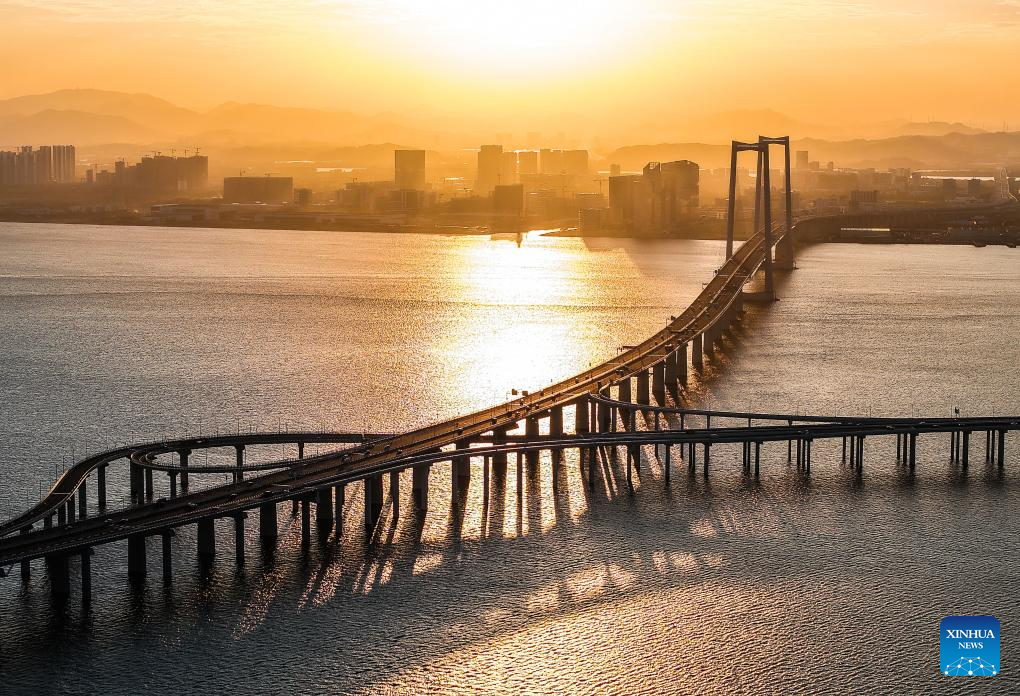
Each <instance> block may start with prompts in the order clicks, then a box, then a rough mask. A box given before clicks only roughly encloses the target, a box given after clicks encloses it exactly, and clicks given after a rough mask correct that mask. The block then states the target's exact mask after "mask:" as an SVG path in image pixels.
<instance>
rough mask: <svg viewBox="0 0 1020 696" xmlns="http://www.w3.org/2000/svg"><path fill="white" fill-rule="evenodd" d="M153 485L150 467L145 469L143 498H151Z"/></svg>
mask: <svg viewBox="0 0 1020 696" xmlns="http://www.w3.org/2000/svg"><path fill="white" fill-rule="evenodd" d="M152 495H153V485H152V469H149V468H146V469H145V499H146V500H152Z"/></svg>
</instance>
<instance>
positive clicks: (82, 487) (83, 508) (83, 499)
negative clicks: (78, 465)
mask: <svg viewBox="0 0 1020 696" xmlns="http://www.w3.org/2000/svg"><path fill="white" fill-rule="evenodd" d="M87 485H88V477H87V476H86V477H85V478H83V479H82V480H81V483H79V484H78V517H80V518H81V519H85V518H86V517H88V514H89V502H88V492H87Z"/></svg>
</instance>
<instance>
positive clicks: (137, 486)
mask: <svg viewBox="0 0 1020 696" xmlns="http://www.w3.org/2000/svg"><path fill="white" fill-rule="evenodd" d="M128 483H129V485H130V490H131V504H132V505H141V504H142V502H143V500H144V494H143V491H144V489H145V485H144V484H143V483H142V467H140V466H138V465H137V464H135V463H134V461H132V462H131V464H130V465H129V468H128ZM61 524H63V523H61Z"/></svg>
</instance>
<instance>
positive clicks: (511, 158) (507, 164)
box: [499, 150, 517, 185]
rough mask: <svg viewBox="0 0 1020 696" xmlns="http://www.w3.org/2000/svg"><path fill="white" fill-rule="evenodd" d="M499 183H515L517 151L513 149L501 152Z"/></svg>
mask: <svg viewBox="0 0 1020 696" xmlns="http://www.w3.org/2000/svg"><path fill="white" fill-rule="evenodd" d="M499 183H500V184H503V185H510V184H515V183H517V153H516V152H515V151H514V150H510V151H509V152H504V153H503V159H502V161H501V162H500V167H499Z"/></svg>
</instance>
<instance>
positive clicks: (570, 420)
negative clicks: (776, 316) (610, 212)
mask: <svg viewBox="0 0 1020 696" xmlns="http://www.w3.org/2000/svg"><path fill="white" fill-rule="evenodd" d="M772 145H785V147H786V148H787V157H786V165H787V177H786V185H787V206H786V215H785V218H786V219H785V220H783V221H782V222H774V221H773V220H772V215H771V203H770V199H771V197H772V196H771V185H770V184H769V182H768V181H767V178H768V174H767V172H768V170H769V168H768V149H769V147H770V146H772ZM738 147H739V149H738ZM743 150H752V151H755V152H757V153H758V157H759V163H760V164H759V166H760V167H761V168H762V171H763V174H762V177H763V178H762V186H761V189H760V190H759V192H758V196H757V199H758V200H757V201H756V206H755V219H756V227H755V233H754V234H753V235H752V236H751V237H750V238H749V239H748V240H747V241H745V242H744V244H742V245H741V246H740V247H739V248H738V249H736V250H734V249H733V241H732V225H731V226H730V232H731V235H730V238H729V239H728V243H727V253H726V260H725V262H724V263H723V265H722V266H721V267H720V268H719V269H717V271H716V272H715V274H714V276H713V277H712V279H711V280H710V281H709V282H708V283H707V284H706V285H705V287H704V289H703V290H702V292H701V293H700V294H699V295H698V297H697V298H696V299H695V300H694V302H693V303H692V304H691V305H690V306H689V307H687V308H686V309H685V310H684V311H683V312H682V313H681V314H680V315H679V316H675V317H671V319H670V321H669V323H668V324H667V325H666V326H665V327H664V328H663V329H662V330H660V331H658V332H656V333H655V334H654V335H652V336H650V337H648V338H647V339H645V340H644V341H642V342H641V343H640V344H638V345H635V346H632V347H628V348H627V349H626V350H624V351H623V352H621V353H620V354H619V355H617V356H615V357H614V358H612V359H610V360H607V361H606V362H604V363H602V364H600V365H597V366H595V367H592V368H590V369H589V370H586V371H584V372H582V373H580V374H578V375H575V376H572V377H570V378H567V379H564V380H562V381H560V382H558V383H556V384H553V385H551V386H548V387H546V388H544V389H542V390H540V391H538V392H534V393H530V394H529V393H526V394H524V395H522V396H521V397H519V398H515V399H513V400H511V401H507V402H505V403H502V404H498V405H496V406H493V407H490V408H487V409H483V410H480V411H477V412H475V413H470V414H467V415H463V416H459V417H456V418H453V419H450V420H447V421H444V422H441V423H435V424H432V425H429V426H426V427H424V428H420V429H417V430H413V431H410V432H405V433H400V434H382V433H377V434H363V433H362V434H357V433H315V432H295V433H256V434H244V435H242V434H235V435H217V436H213V437H200V438H190V439H177V440H167V441H162V442H156V443H140V444H136V445H128V446H124V447H120V448H116V449H113V450H110V451H107V452H103V453H100V454H97V455H94V456H91V457H88V458H86V459H83V460H82V461H80V462H78V463H77V464H75V465H74V466H72V467H71V468H70V469H68V470H67V471H66V472H65V473H64V474H63V475H61V476H60V477H59V478H58V479H57V480H56V481H55V482H54V484H53V486H52V488H51V489H50V490H49V491H48V493H47V494H46V495H45V496H43V498H42V499H41V500H40V501H39V502H38V503H37V504H36V505H34V506H32V507H31V508H30V509H29V510H27V511H25V512H24V513H22V514H21V515H18V516H17V517H15V518H13V519H11V520H9V521H8V522H6V523H5V524H3V525H0V568H4V569H6V568H10V567H13V566H15V565H20V570H21V576H22V578H23V579H26V580H27V579H28V578H29V577H30V576H31V572H32V562H33V561H35V560H37V559H45V563H46V566H47V569H48V573H49V577H50V586H51V590H52V592H53V593H54V594H56V595H61V596H62V595H66V594H68V593H69V592H70V571H69V560H70V559H71V558H73V557H79V558H80V560H81V563H80V568H81V586H82V593H83V596H88V595H89V593H90V592H91V555H92V549H93V548H95V547H97V546H100V545H104V544H109V543H113V542H117V541H122V540H127V556H128V564H127V565H128V572H129V573H130V574H131V575H133V576H143V575H146V574H147V572H148V562H147V555H148V543H147V541H148V540H149V539H151V538H160V539H161V540H162V557H163V564H162V568H163V575H164V577H165V578H167V579H168V580H169V579H170V576H171V574H172V564H171V562H170V561H171V554H172V551H173V545H172V543H171V540H172V538H173V536H174V530H175V529H178V528H180V527H183V526H186V525H195V526H196V527H197V535H196V538H197V549H196V551H197V554H198V555H199V557H200V558H204V559H211V558H213V557H214V556H215V554H216V532H215V521H216V520H217V519H230V520H232V521H233V524H234V532H235V562H236V563H237V564H239V565H243V563H244V555H245V525H246V520H247V519H248V514H249V513H255V512H257V514H258V525H259V536H260V537H261V538H262V539H263V540H265V541H266V542H272V540H274V539H275V538H276V537H277V533H278V517H279V514H280V506H281V505H287V504H289V506H290V511H291V513H292V514H294V515H297V514H300V517H301V541H302V544H303V545H305V546H307V545H308V544H310V543H311V538H312V530H313V526H314V528H315V530H316V531H317V532H319V533H320V534H328V533H329V532H330V531H331V530H332V529H333V527H334V526H335V527H336V528H337V532H338V533H339V532H340V531H341V530H340V525H341V522H342V511H343V508H344V504H345V501H346V497H347V493H348V489H350V488H352V487H354V489H355V490H358V489H360V493H361V495H363V496H364V502H365V504H364V524H365V533H366V538H367V539H369V540H372V539H373V535H374V532H375V531H376V529H377V526H378V524H379V520H380V517H381V515H382V511H383V508H384V498H385V496H386V490H384V477H385V482H386V484H388V485H387V486H385V488H388V497H389V500H390V509H391V511H392V514H393V515H394V516H395V517H396V516H399V514H400V500H401V495H400V485H401V476H400V474H401V473H402V472H406V471H409V472H410V474H411V475H410V479H411V487H412V491H411V493H412V495H411V500H412V502H413V507H414V512H415V513H416V514H420V513H421V512H422V511H424V510H426V509H427V508H428V507H429V504H430V501H429V478H430V475H431V474H432V472H433V470H436V469H443V470H447V467H448V470H449V471H450V475H451V483H452V491H453V498H452V500H451V503H450V504H451V505H452V506H453V508H454V509H455V510H457V511H459V512H462V511H463V506H464V505H465V504H466V490H467V486H468V483H469V482H470V479H471V476H472V472H473V470H475V469H477V468H478V467H479V465H480V466H481V468H482V471H483V475H484V479H483V480H484V482H485V483H488V481H489V480H490V476H503V475H505V474H506V471H507V467H508V466H509V464H510V463H511V461H512V462H513V463H514V465H515V466H516V467H517V469H518V472H521V471H523V468H524V467H528V468H529V469H531V470H534V469H535V468H536V467H538V466H540V454H541V453H542V452H550V453H551V461H552V466H554V467H557V466H563V462H564V460H565V457H564V456H563V454H564V452H566V451H567V450H576V451H577V452H578V453H579V457H578V461H579V462H580V465H581V469H582V476H583V477H584V478H585V479H586V482H587V484H588V485H589V486H592V487H594V485H595V483H596V480H597V477H598V472H599V469H600V462H601V463H604V462H606V461H608V460H613V459H616V458H618V457H621V456H623V457H625V458H626V463H627V478H628V481H630V480H631V477H632V476H633V475H634V473H637V474H639V475H640V467H641V458H642V451H643V448H647V447H653V448H654V452H655V456H656V457H658V458H660V459H661V460H662V462H663V465H664V472H665V477H666V479H667V480H668V479H669V476H670V472H671V469H672V464H673V460H674V459H675V460H676V461H677V462H680V463H683V464H684V465H686V466H687V467H689V468H690V469H691V470H692V471H693V470H694V469H695V468H696V467H697V466H699V462H700V467H701V470H702V472H703V475H704V476H706V477H707V476H708V475H709V471H710V466H711V462H712V447H713V446H718V445H734V444H740V445H741V446H742V459H741V465H742V467H743V470H744V471H745V472H746V473H747V475H749V476H754V477H757V476H758V475H759V473H760V466H761V452H762V448H763V447H766V446H770V447H776V446H783V445H785V448H786V453H787V461H789V462H791V463H792V462H793V461H794V459H795V460H796V462H797V468H798V471H800V472H802V473H803V475H810V471H811V456H812V443H813V442H814V441H815V440H834V439H839V440H841V441H842V448H843V449H842V451H843V460H844V461H845V462H847V464H848V465H850V466H852V467H854V468H855V469H856V470H857V471H858V472H860V471H862V470H863V467H864V464H865V453H866V442H868V441H873V440H874V439H875V438H880V437H886V438H889V437H894V438H895V439H896V445H897V446H896V451H897V458H898V459H899V460H900V461H901V462H903V463H904V465H905V466H907V467H909V470H910V471H911V472H912V471H914V468H915V464H916V461H917V456H916V443H917V438H918V437H920V436H922V435H923V436H927V437H936V436H940V435H941V436H943V437H945V436H946V435H948V437H949V451H950V456H951V458H952V460H953V461H956V462H959V463H960V464H961V466H962V467H963V468H964V469H965V468H966V467H967V465H968V462H969V458H970V452H971V449H972V447H971V438H972V436H974V435H975V434H977V435H978V437H980V436H981V435H984V440H985V443H984V444H985V460H986V461H987V462H992V463H997V465H998V466H999V467H1000V468H1001V467H1002V466H1003V463H1004V460H1005V441H1006V437H1007V435H1008V433H1009V432H1010V431H1013V430H1016V429H1018V428H1020V419H1018V418H1015V417H1002V418H952V419H923V418H893V419H881V418H836V417H826V416H793V415H789V414H781V413H744V412H731V411H711V410H697V409H689V408H682V407H680V406H676V405H672V406H671V405H670V403H673V404H679V403H681V402H682V401H683V399H682V393H683V391H684V388H685V386H686V385H687V384H688V382H689V380H690V378H691V377H692V376H693V374H694V373H698V372H700V371H701V370H703V369H704V366H705V361H706V360H709V359H711V358H712V356H713V355H714V354H715V353H716V352H717V351H720V350H722V348H723V342H722V339H723V336H724V335H725V334H726V332H728V331H729V330H730V329H731V328H732V327H733V326H734V325H735V324H736V323H738V322H739V321H740V320H741V317H742V315H743V310H744V305H745V303H746V302H749V301H769V300H771V299H772V298H773V297H774V287H773V281H772V272H773V266H774V265H777V266H779V267H786V268H792V267H793V253H794V249H795V242H796V240H795V239H794V234H795V232H796V233H799V229H800V225H799V224H798V226H794V225H793V216H792V211H791V209H790V205H789V200H790V198H789V187H790V180H789V155H788V152H789V139H788V138H760V139H759V141H758V142H757V143H753V144H749V143H734V157H735V154H736V152H738V151H743ZM759 206H760V210H759ZM731 221H732V216H731ZM777 252H778V253H777ZM774 254H775V258H774ZM760 276H763V277H764V288H765V290H764V291H762V292H749V291H747V290H745V288H746V287H747V286H748V285H749V284H751V283H757V282H758V279H759V277H760ZM713 419H714V420H715V425H716V427H712V423H713ZM309 444H317V445H327V446H330V447H331V449H330V451H329V452H327V453H325V454H321V455H316V456H310V457H307V456H305V447H306V446H307V445H309ZM265 445H270V446H280V447H285V448H290V449H291V450H296V451H295V452H294V456H284V457H281V458H279V459H275V460H270V461H265V462H249V461H246V449H247V448H251V447H256V446H265ZM220 448H228V449H229V448H233V449H234V452H235V457H234V461H233V463H232V464H212V465H209V464H207V463H203V464H199V463H198V462H197V461H196V460H195V459H194V458H193V457H192V455H193V454H195V453H197V452H201V451H203V450H204V451H208V450H211V449H220ZM794 450H795V451H796V456H795V457H794ZM674 453H675V454H674ZM699 455H700V456H699ZM716 465H719V462H718V459H717V462H716ZM111 467H113V471H114V472H115V473H116V475H121V476H124V477H125V478H126V481H127V489H128V491H129V496H128V504H127V505H126V506H120V507H119V508H117V509H111V508H110V506H109V502H110V501H109V500H108V496H107V480H108V477H109V475H110V471H109V470H110V468H111ZM224 474H227V475H229V476H232V481H231V482H229V483H225V484H221V485H212V486H208V487H204V488H201V489H200V490H192V484H191V477H192V476H206V475H216V476H222V475H224ZM156 475H160V476H166V477H167V478H168V482H169V491H170V495H169V497H168V498H159V499H155V500H154V497H155V496H154V485H153V480H154V476H156ZM517 480H518V481H519V482H520V481H521V480H522V477H521V476H518V479H517ZM93 487H94V488H95V492H96V505H95V506H94V507H93V508H92V511H91V512H90V507H89V491H91V490H93ZM486 495H487V490H486ZM313 510H314V525H313Z"/></svg>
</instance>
